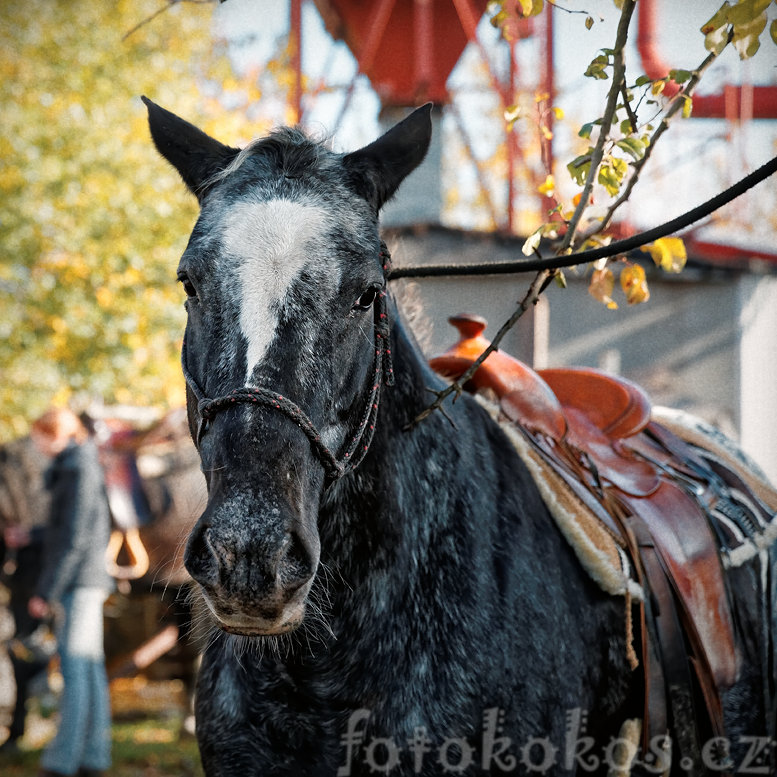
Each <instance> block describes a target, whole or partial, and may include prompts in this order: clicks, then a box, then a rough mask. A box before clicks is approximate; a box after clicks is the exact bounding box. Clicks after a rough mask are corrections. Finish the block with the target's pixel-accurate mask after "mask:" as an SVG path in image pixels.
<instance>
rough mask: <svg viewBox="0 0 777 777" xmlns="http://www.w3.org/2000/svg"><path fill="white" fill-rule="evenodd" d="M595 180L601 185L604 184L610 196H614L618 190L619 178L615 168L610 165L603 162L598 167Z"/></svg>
mask: <svg viewBox="0 0 777 777" xmlns="http://www.w3.org/2000/svg"><path fill="white" fill-rule="evenodd" d="M597 180H598V181H599V183H600V184H601V185H602V186H604V188H605V189H606V190H607V194H609V195H610V196H611V197H615V195H617V194H618V192H619V191H620V188H621V182H620V179H619V178H618V175H617V173H616V172H615V169H614V168H613V167H612V166H610V165H606V164H603V165H602V166H601V167H600V168H599V175H598V176H597Z"/></svg>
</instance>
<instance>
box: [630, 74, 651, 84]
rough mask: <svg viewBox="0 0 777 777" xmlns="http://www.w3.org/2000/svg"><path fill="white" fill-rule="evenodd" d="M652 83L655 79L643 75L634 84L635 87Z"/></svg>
mask: <svg viewBox="0 0 777 777" xmlns="http://www.w3.org/2000/svg"><path fill="white" fill-rule="evenodd" d="M652 82H653V79H652V78H651V77H650V76H645V75H642V76H640V77H639V78H638V79H637V80H636V81H635V82H634V86H645V84H650V83H652Z"/></svg>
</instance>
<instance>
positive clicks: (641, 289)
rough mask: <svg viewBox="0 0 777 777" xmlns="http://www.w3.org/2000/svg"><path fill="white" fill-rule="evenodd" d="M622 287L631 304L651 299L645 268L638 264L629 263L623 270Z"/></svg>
mask: <svg viewBox="0 0 777 777" xmlns="http://www.w3.org/2000/svg"><path fill="white" fill-rule="evenodd" d="M621 288H622V289H623V293H624V294H625V295H626V301H627V302H628V303H629V305H638V304H639V303H641V302H647V301H648V300H649V299H650V289H648V285H647V278H645V270H644V269H643V268H642V267H641V266H640V265H638V264H629V265H627V266H626V267H624V268H623V270H621Z"/></svg>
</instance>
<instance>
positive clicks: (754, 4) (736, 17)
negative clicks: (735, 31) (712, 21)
mask: <svg viewBox="0 0 777 777" xmlns="http://www.w3.org/2000/svg"><path fill="white" fill-rule="evenodd" d="M770 3H771V0H739V2H738V3H737V4H736V5H732V6H731V7H730V8H729V9H728V14H727V21H728V23H729V24H733V25H734V26H735V27H736V26H738V25H740V24H745V25H747V24H752V22H754V21H755V20H756V19H757V18H759V17H760V16H761V14H762V13H764V12H765V11H766V9H767V8H768V7H769V4H770Z"/></svg>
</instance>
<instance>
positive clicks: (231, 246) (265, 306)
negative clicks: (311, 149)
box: [223, 200, 328, 382]
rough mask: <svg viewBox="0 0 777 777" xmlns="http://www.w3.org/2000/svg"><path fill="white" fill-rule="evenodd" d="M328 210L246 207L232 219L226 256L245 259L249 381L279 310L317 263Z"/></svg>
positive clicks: (241, 270) (288, 204) (273, 204)
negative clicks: (316, 247) (314, 250)
mask: <svg viewBox="0 0 777 777" xmlns="http://www.w3.org/2000/svg"><path fill="white" fill-rule="evenodd" d="M327 221H328V217H327V213H326V211H324V210H323V209H322V208H319V207H316V206H314V205H306V204H304V203H300V202H292V201H290V200H270V201H267V202H248V203H240V204H237V205H235V206H233V207H232V209H231V210H230V213H229V216H228V217H227V219H226V222H225V225H224V232H223V242H224V247H225V250H226V253H227V254H228V255H230V256H234V257H237V258H239V260H240V264H239V266H238V273H237V275H238V278H239V279H240V284H241V288H240V329H241V331H242V333H243V335H244V336H245V338H246V340H247V341H248V353H247V364H246V369H247V372H246V382H248V381H249V380H250V378H251V374H252V373H253V371H254V367H256V365H257V364H258V363H259V362H260V361H261V359H262V357H263V356H264V354H265V353H266V352H267V349H268V348H269V346H270V343H272V341H273V338H274V337H275V330H276V328H277V326H278V311H279V309H280V307H281V304H282V302H283V300H284V298H285V297H286V294H287V293H288V290H289V289H290V287H291V285H292V284H293V283H294V281H295V280H296V279H297V278H299V276H300V274H301V272H302V270H303V269H304V267H305V265H306V264H307V263H308V262H309V261H310V259H311V249H310V243H311V242H312V241H313V239H314V238H315V237H316V236H317V235H320V234H321V233H322V232H323V231H324V229H325V227H326V225H327Z"/></svg>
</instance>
